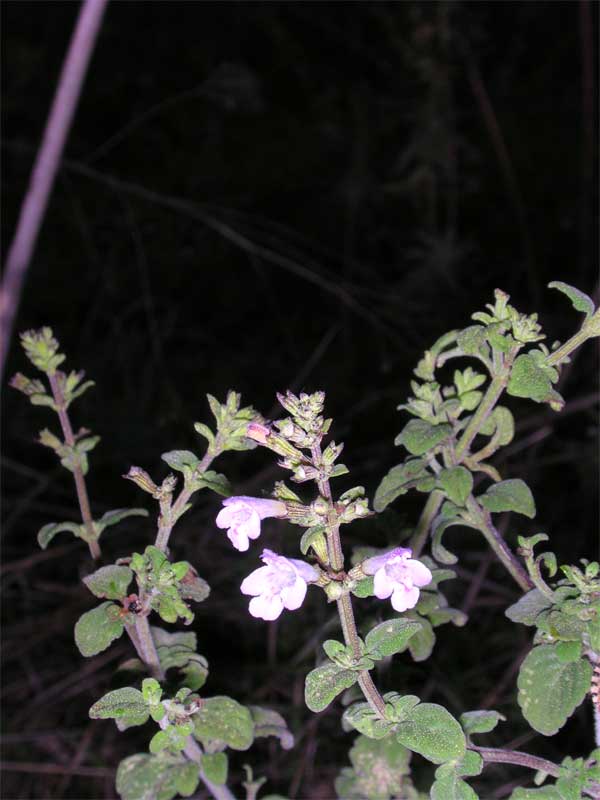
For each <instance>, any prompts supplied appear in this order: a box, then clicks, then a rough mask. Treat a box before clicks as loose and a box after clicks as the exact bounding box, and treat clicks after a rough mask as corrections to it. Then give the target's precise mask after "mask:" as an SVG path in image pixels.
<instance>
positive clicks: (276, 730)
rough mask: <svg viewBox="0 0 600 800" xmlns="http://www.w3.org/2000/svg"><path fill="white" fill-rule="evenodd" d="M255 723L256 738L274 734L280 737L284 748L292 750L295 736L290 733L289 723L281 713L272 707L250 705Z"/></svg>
mask: <svg viewBox="0 0 600 800" xmlns="http://www.w3.org/2000/svg"><path fill="white" fill-rule="evenodd" d="M248 710H249V711H250V715H251V717H252V722H253V724H254V738H255V739H257V738H260V737H264V736H274V737H276V738H277V739H279V744H280V745H281V747H282V748H283V749H284V750H291V749H292V747H293V746H294V736H293V734H292V733H290V731H289V729H288V726H287V723H286V721H285V720H284V718H283V717H282V716H281V714H278V713H277V711H272V710H271V709H270V708H262V707H261V706H248Z"/></svg>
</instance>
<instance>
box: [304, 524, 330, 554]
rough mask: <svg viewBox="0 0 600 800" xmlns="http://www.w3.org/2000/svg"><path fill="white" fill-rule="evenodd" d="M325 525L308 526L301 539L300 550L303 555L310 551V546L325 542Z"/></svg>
mask: <svg viewBox="0 0 600 800" xmlns="http://www.w3.org/2000/svg"><path fill="white" fill-rule="evenodd" d="M326 530H327V529H326V527H325V525H314V526H313V527H312V528H308V529H307V530H306V531H304V533H303V534H302V538H301V539H300V552H301V553H302V555H303V556H305V555H306V554H307V553H308V550H309V548H310V547H313V546H315V545H316V546H317V547H319V545H323V544H324V543H325V531H326Z"/></svg>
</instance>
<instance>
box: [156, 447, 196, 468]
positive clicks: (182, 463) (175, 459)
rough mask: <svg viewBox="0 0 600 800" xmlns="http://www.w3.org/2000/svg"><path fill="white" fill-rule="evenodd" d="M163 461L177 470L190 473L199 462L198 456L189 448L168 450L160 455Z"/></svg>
mask: <svg viewBox="0 0 600 800" xmlns="http://www.w3.org/2000/svg"><path fill="white" fill-rule="evenodd" d="M161 458H162V460H163V461H166V463H167V464H168V465H169V466H170V467H171V469H175V470H177V472H183V473H192V472H193V471H194V470H195V469H196V467H197V466H198V464H199V463H200V462H199V460H198V457H197V456H195V455H194V453H192V452H190V451H189V450H170V451H169V452H168V453H163V454H162V455H161Z"/></svg>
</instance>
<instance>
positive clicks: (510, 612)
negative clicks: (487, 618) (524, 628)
mask: <svg viewBox="0 0 600 800" xmlns="http://www.w3.org/2000/svg"><path fill="white" fill-rule="evenodd" d="M551 605H552V601H551V600H550V599H549V598H548V597H546V595H545V594H542V592H540V590H539V589H531V590H530V591H529V592H527V594H524V595H523V597H521V598H519V600H517V602H516V603H514V604H513V605H512V606H509V607H508V608H507V609H506V611H505V612H504V614H505V616H507V617H508V618H509V619H510V620H512V621H513V622H520V623H521V625H535V621H536V619H537V618H538V616H539V615H540V614H541V613H542V611H545V610H546V609H547V608H550V606H551Z"/></svg>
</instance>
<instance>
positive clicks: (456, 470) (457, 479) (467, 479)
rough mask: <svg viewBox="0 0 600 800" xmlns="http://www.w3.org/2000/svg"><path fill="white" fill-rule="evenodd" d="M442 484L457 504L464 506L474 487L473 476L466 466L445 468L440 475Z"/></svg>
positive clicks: (449, 496)
mask: <svg viewBox="0 0 600 800" xmlns="http://www.w3.org/2000/svg"><path fill="white" fill-rule="evenodd" d="M438 481H439V482H440V486H441V487H442V489H443V490H444V491H445V492H446V494H447V495H448V498H449V499H450V500H452V502H453V503H456V505H457V506H464V504H465V502H466V500H467V497H468V496H469V495H470V494H471V491H472V489H473V476H472V475H471V473H470V472H469V470H468V469H465V467H450V468H448V469H443V470H442V471H441V472H440V474H439V475H438Z"/></svg>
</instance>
